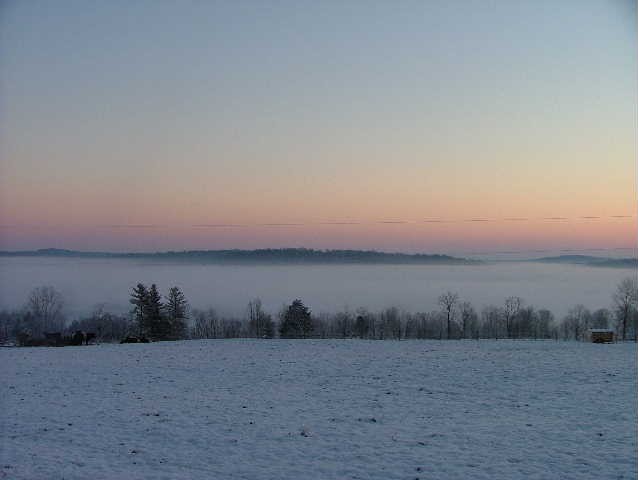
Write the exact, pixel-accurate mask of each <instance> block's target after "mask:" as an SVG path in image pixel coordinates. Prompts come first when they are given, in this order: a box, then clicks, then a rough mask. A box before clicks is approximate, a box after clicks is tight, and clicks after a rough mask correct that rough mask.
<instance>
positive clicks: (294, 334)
mask: <svg viewBox="0 0 638 480" xmlns="http://www.w3.org/2000/svg"><path fill="white" fill-rule="evenodd" d="M312 329H313V326H312V317H311V316H310V310H309V309H308V307H306V306H305V305H304V304H303V302H302V301H301V300H299V299H296V300H295V301H294V302H292V303H291V304H290V305H289V306H288V308H286V310H284V312H283V313H282V318H281V324H280V325H279V334H280V336H281V337H283V338H299V337H301V338H306V337H307V336H308V335H310V333H312Z"/></svg>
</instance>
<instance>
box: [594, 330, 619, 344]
mask: <svg viewBox="0 0 638 480" xmlns="http://www.w3.org/2000/svg"><path fill="white" fill-rule="evenodd" d="M589 338H591V341H592V343H613V341H614V331H613V330H612V329H610V328H591V329H590V330H589Z"/></svg>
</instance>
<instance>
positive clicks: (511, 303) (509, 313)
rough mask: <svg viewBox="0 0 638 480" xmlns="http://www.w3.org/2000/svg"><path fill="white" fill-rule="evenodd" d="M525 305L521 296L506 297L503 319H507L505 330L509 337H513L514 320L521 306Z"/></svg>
mask: <svg viewBox="0 0 638 480" xmlns="http://www.w3.org/2000/svg"><path fill="white" fill-rule="evenodd" d="M522 306H523V300H522V299H521V297H507V298H506V299H505V307H504V308H503V320H505V331H506V332H507V337H508V338H512V330H513V329H512V320H513V319H514V317H516V315H518V312H519V311H520V309H521V307H522Z"/></svg>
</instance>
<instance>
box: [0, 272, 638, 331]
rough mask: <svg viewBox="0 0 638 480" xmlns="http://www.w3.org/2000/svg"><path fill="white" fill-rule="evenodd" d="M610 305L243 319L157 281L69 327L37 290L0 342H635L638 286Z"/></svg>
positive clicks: (3, 319)
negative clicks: (601, 337)
mask: <svg viewBox="0 0 638 480" xmlns="http://www.w3.org/2000/svg"><path fill="white" fill-rule="evenodd" d="M611 300H612V302H611V308H600V309H597V310H594V311H591V310H589V309H587V308H586V307H584V306H583V305H576V306H574V307H573V308H571V309H570V310H569V311H568V313H567V314H566V315H565V316H564V317H562V318H560V319H557V318H556V317H555V316H554V314H553V313H552V312H551V311H550V310H548V309H544V308H536V307H534V306H533V305H527V304H526V303H525V301H524V300H523V299H522V298H520V297H516V296H511V297H507V298H505V299H504V301H503V303H502V304H501V305H486V306H484V307H483V308H481V309H480V310H477V309H476V308H475V306H474V305H473V304H472V303H471V302H468V301H464V300H463V299H462V298H461V297H460V296H459V295H458V294H457V293H455V292H451V291H449V292H444V293H442V294H441V295H440V296H439V298H438V302H437V308H436V309H434V310H431V311H425V312H406V311H404V310H401V309H399V308H396V307H390V308H386V309H383V310H380V311H376V312H372V311H369V310H367V309H365V308H359V309H357V310H354V311H351V310H343V311H339V312H336V313H321V314H318V315H315V314H313V313H312V311H311V310H310V308H309V307H308V306H306V305H305V304H304V303H303V302H302V301H301V300H300V299H295V300H294V301H292V302H291V303H290V304H289V305H285V306H283V307H282V308H281V309H280V310H279V312H277V313H276V314H275V315H274V316H273V315H272V314H271V313H268V312H266V311H265V310H264V308H263V305H262V302H261V300H259V299H254V300H251V301H250V302H248V305H247V307H246V311H245V314H244V315H243V316H242V317H225V316H220V315H219V314H218V313H217V312H216V310H214V309H212V308H209V309H206V310H199V309H191V308H190V306H189V304H188V301H187V300H186V296H185V295H184V293H183V292H182V291H181V289H180V288H179V287H172V288H170V289H169V290H168V291H167V292H166V294H165V295H162V294H161V293H160V291H159V290H158V287H157V286H156V285H155V284H152V285H151V286H150V287H147V286H146V285H144V284H142V283H138V284H137V285H136V286H135V287H133V288H132V290H131V293H130V298H129V302H130V305H131V310H130V312H129V314H128V315H118V314H114V313H110V312H107V311H106V310H105V308H104V306H103V305H100V306H97V307H96V308H95V309H94V311H93V312H92V313H91V314H90V315H88V316H85V317H83V318H81V319H78V320H74V321H73V322H67V320H66V317H65V315H64V306H65V304H64V298H63V297H62V295H61V294H60V293H59V292H58V291H57V290H56V289H55V288H53V287H50V286H44V287H38V288H36V289H34V290H33V291H32V292H31V293H30V295H29V297H28V299H27V302H26V304H25V305H24V307H23V308H22V309H20V310H16V311H7V310H3V311H0V341H2V342H11V341H15V340H16V339H17V338H19V337H24V336H25V335H26V336H28V337H30V338H41V337H43V336H44V334H45V333H50V332H63V333H72V332H76V331H84V332H93V333H95V334H96V336H97V339H98V341H103V342H110V341H120V340H121V339H122V338H125V337H127V336H135V337H138V338H144V339H150V340H153V341H161V340H181V339H202V338H242V337H244V338H277V337H279V338H361V339H370V340H386V339H394V340H402V339H439V340H444V339H449V340H451V339H481V338H492V339H555V340H580V341H582V340H586V339H587V338H588V332H589V330H590V329H592V328H602V329H613V330H614V331H615V333H616V338H617V339H619V340H623V341H624V340H630V339H631V340H635V341H638V285H637V281H636V279H634V278H627V279H624V280H623V281H621V282H620V283H619V284H618V285H617V287H616V289H615V291H614V293H613V296H612V299H611Z"/></svg>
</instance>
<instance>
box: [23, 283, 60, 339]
mask: <svg viewBox="0 0 638 480" xmlns="http://www.w3.org/2000/svg"><path fill="white" fill-rule="evenodd" d="M63 308H64V299H63V298H62V295H61V294H60V292H58V291H57V290H56V289H55V288H53V287H51V286H48V285H47V286H42V287H37V288H34V289H33V290H32V291H31V293H30V294H29V298H28V300H27V310H28V311H29V312H30V313H31V314H32V316H33V319H34V322H33V325H32V328H31V330H32V331H31V335H33V336H34V337H36V336H41V335H42V334H43V333H44V332H51V331H61V330H62V329H63V328H64V319H63V318H62V309H63Z"/></svg>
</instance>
